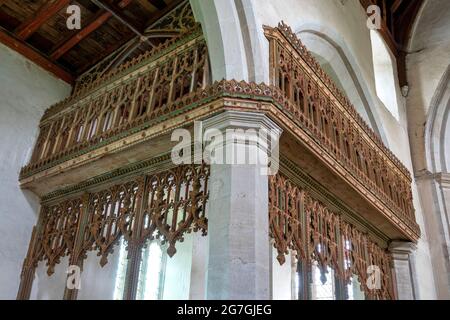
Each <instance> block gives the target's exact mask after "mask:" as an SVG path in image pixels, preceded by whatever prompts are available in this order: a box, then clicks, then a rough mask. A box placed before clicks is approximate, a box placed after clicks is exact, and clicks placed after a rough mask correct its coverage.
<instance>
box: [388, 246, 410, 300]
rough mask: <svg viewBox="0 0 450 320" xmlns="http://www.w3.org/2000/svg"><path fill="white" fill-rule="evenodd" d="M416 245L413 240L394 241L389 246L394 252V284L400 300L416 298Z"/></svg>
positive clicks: (392, 252)
mask: <svg viewBox="0 0 450 320" xmlns="http://www.w3.org/2000/svg"><path fill="white" fill-rule="evenodd" d="M415 250H416V245H415V244H414V243H412V242H403V241H393V242H392V243H391V244H390V246H389V251H390V252H391V254H392V260H393V271H394V285H395V286H396V292H397V298H398V300H414V299H415V298H416V294H415V285H414V284H415V281H414V251H415Z"/></svg>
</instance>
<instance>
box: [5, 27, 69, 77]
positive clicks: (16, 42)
mask: <svg viewBox="0 0 450 320" xmlns="http://www.w3.org/2000/svg"><path fill="white" fill-rule="evenodd" d="M0 42H1V43H3V44H4V45H6V46H8V47H9V48H11V49H13V50H14V51H17V52H18V53H20V54H21V55H23V56H24V57H26V58H27V59H29V60H31V61H33V62H34V63H36V64H37V65H38V66H40V67H42V68H43V69H45V70H47V71H48V72H50V73H52V74H54V75H55V76H56V77H58V78H60V79H61V80H64V81H65V82H67V83H69V84H73V82H74V79H73V77H72V75H71V74H70V73H69V72H67V71H66V70H64V69H63V68H61V67H60V66H58V65H56V64H55V63H54V62H52V61H50V60H49V59H48V58H47V57H45V56H43V55H42V54H40V53H39V52H37V51H36V50H35V49H33V48H32V47H30V46H29V45H27V44H26V43H24V42H23V41H21V40H20V39H17V38H16V37H15V36H14V35H12V34H9V32H8V31H6V30H4V29H3V28H0Z"/></svg>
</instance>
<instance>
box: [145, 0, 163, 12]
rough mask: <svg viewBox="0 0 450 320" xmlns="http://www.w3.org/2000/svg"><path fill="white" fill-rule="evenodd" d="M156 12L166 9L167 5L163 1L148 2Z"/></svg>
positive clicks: (151, 0) (153, 0)
mask: <svg viewBox="0 0 450 320" xmlns="http://www.w3.org/2000/svg"><path fill="white" fill-rule="evenodd" d="M149 2H150V3H151V4H152V5H154V6H155V7H156V8H157V9H158V10H162V9H164V8H165V7H167V4H166V3H165V2H164V1H163V0H149Z"/></svg>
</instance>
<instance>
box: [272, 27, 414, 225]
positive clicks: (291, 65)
mask: <svg viewBox="0 0 450 320" xmlns="http://www.w3.org/2000/svg"><path fill="white" fill-rule="evenodd" d="M265 34H266V37H267V38H268V39H269V42H270V59H271V60H270V68H271V78H272V82H273V83H272V84H273V85H274V86H276V87H277V88H279V89H280V90H281V91H282V92H283V94H284V97H285V98H286V99H287V100H288V101H289V102H288V104H287V105H286V109H287V110H289V112H290V114H291V115H292V116H293V117H294V118H295V120H296V121H297V122H298V123H299V124H300V125H301V126H302V127H303V128H305V129H306V130H307V131H308V133H309V135H310V136H311V137H312V138H314V139H316V140H317V141H318V142H319V143H320V145H321V146H322V147H323V148H324V149H325V150H327V151H328V153H329V154H330V155H331V156H332V157H333V158H334V159H336V160H337V161H338V162H339V163H341V164H342V165H343V166H344V167H345V168H346V170H347V171H348V172H350V173H351V174H352V175H354V176H355V177H357V178H358V180H360V181H361V182H363V183H364V184H365V185H366V186H367V187H368V188H369V189H370V190H371V192H373V193H374V194H375V195H376V196H377V197H378V198H379V199H381V200H382V201H383V202H385V203H386V204H387V205H388V206H389V207H390V208H394V210H395V212H396V213H397V215H398V217H399V218H401V219H402V220H404V221H408V223H409V224H410V225H411V226H414V230H415V232H416V233H417V234H419V233H420V231H419V229H418V226H417V225H416V223H415V215H414V207H413V202H412V192H411V175H410V173H409V171H408V170H407V169H406V167H405V166H404V165H403V164H402V163H401V162H400V160H398V159H397V158H396V157H395V156H394V154H393V153H392V152H391V151H390V150H389V149H388V148H387V147H386V146H384V144H383V142H382V141H381V139H380V138H379V136H378V135H376V134H375V133H374V131H373V130H372V129H371V128H370V127H369V126H368V125H367V124H366V123H365V122H364V120H363V119H362V117H361V116H360V115H359V114H358V112H357V111H356V109H355V107H354V106H353V105H352V104H351V103H350V101H349V100H348V99H347V97H346V96H345V95H344V94H343V93H342V92H341V91H340V90H339V89H338V88H337V87H336V85H335V84H334V83H333V81H332V80H331V79H330V78H329V76H328V75H327V74H326V73H325V72H324V71H323V69H322V68H321V67H320V65H319V63H318V62H317V61H316V59H315V58H314V57H313V56H312V54H311V53H310V52H309V51H308V50H307V49H306V47H305V46H304V45H303V44H302V43H301V42H300V40H299V39H298V38H297V36H296V35H295V34H294V33H293V32H292V30H291V29H290V28H289V27H288V26H286V25H285V24H284V23H280V24H279V26H278V27H277V28H270V27H265Z"/></svg>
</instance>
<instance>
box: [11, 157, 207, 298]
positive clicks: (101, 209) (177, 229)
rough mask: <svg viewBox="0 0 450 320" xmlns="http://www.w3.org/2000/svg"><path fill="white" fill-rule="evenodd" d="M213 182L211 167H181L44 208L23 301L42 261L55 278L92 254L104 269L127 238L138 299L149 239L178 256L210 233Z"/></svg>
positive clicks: (24, 273) (23, 281)
mask: <svg viewBox="0 0 450 320" xmlns="http://www.w3.org/2000/svg"><path fill="white" fill-rule="evenodd" d="M208 179H209V167H208V166H206V165H192V166H179V167H176V168H173V169H170V170H167V171H163V172H160V173H156V174H149V175H140V176H138V177H136V178H133V179H131V180H128V181H125V182H122V183H120V184H117V185H114V186H112V187H107V188H105V189H103V190H100V191H96V192H91V193H87V192H85V193H83V194H82V195H80V196H77V197H74V198H69V199H64V200H60V201H56V200H53V203H48V204H44V205H43V206H42V209H41V213H40V216H39V220H38V223H37V225H36V226H35V227H34V229H33V235H32V238H31V242H30V246H29V249H28V254H27V257H26V259H25V261H24V265H23V270H22V275H21V285H20V289H19V293H18V298H19V299H27V298H29V296H30V292H31V286H32V281H33V278H34V273H35V269H36V267H37V265H38V263H39V261H45V263H46V265H47V267H48V271H47V273H48V274H49V275H51V274H52V273H53V272H54V268H55V265H56V264H58V263H60V259H61V258H62V257H65V256H68V257H69V259H70V264H71V265H78V266H80V267H81V266H82V264H83V260H84V259H85V258H86V253H87V252H88V251H92V250H95V251H97V254H98V256H100V257H101V259H100V264H101V265H102V266H104V265H105V264H106V263H107V262H108V256H109V254H111V253H112V252H113V249H114V247H115V246H116V245H117V244H118V243H119V241H120V239H121V237H123V238H124V240H125V241H126V243H127V250H128V260H129V263H130V265H132V266H135V267H136V268H137V270H134V273H133V272H131V274H129V275H128V276H127V277H128V280H127V281H128V282H129V283H131V284H130V285H127V286H126V288H128V292H125V295H124V297H125V298H128V299H130V298H133V296H134V292H133V289H132V288H133V285H132V283H136V281H137V279H136V276H137V273H138V270H139V261H140V260H139V259H140V258H139V257H140V256H141V249H142V248H143V246H145V245H146V242H147V241H149V240H155V239H158V240H159V241H160V242H161V243H162V244H164V243H167V244H168V249H167V254H168V255H169V256H173V255H174V254H175V253H176V249H175V246H176V243H177V242H180V241H183V238H184V236H185V235H186V233H190V232H193V231H194V232H197V231H199V232H201V233H202V234H203V235H206V233H207V229H208V225H207V218H206V210H205V207H206V202H207V201H208V195H209V193H208ZM55 201H56V203H55ZM133 260H136V261H133ZM75 296H76V292H72V291H70V290H69V292H66V298H68V299H73V298H74V297H75Z"/></svg>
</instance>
